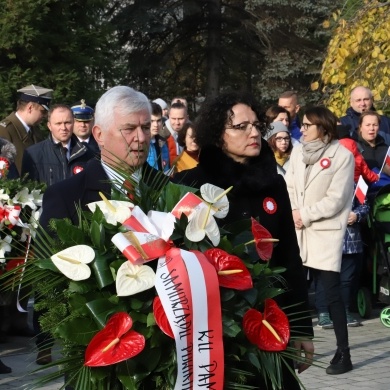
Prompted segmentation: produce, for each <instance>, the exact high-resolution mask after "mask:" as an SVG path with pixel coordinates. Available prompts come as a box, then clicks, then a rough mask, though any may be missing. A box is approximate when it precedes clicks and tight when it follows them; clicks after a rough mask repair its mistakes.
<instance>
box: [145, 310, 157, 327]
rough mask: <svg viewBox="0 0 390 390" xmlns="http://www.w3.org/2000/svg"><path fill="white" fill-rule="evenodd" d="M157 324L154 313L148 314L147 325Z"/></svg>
mask: <svg viewBox="0 0 390 390" xmlns="http://www.w3.org/2000/svg"><path fill="white" fill-rule="evenodd" d="M154 325H156V319H155V318H154V314H153V313H149V314H148V318H147V320H146V326H154Z"/></svg>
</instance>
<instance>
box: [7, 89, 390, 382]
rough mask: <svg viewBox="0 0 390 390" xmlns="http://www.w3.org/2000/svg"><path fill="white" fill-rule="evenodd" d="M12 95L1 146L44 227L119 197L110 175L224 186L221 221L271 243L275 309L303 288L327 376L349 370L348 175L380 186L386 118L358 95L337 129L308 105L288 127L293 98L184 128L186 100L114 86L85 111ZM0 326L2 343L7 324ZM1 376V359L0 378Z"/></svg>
mask: <svg viewBox="0 0 390 390" xmlns="http://www.w3.org/2000/svg"><path fill="white" fill-rule="evenodd" d="M18 92H19V93H20V96H19V100H18V102H17V107H16V111H15V112H13V113H12V114H10V115H9V116H8V117H7V118H5V119H4V120H3V121H1V122H0V138H4V139H6V140H8V141H9V142H11V143H12V144H13V145H14V146H15V148H16V159H15V162H14V171H15V172H16V175H19V176H24V175H25V174H28V178H29V179H33V180H36V181H39V182H43V183H45V184H46V185H47V190H46V192H45V194H44V198H43V213H42V215H41V218H40V223H41V225H42V226H43V227H44V228H46V229H48V224H49V220H50V219H51V218H69V219H70V220H72V221H73V222H74V223H77V210H76V207H75V204H81V206H82V207H83V208H85V207H86V204H88V203H90V202H92V201H97V200H99V199H100V196H99V192H102V193H103V194H105V196H106V197H107V198H108V199H110V198H111V192H112V189H113V188H112V187H117V188H116V189H117V190H118V191H119V192H121V191H123V190H124V188H123V187H124V183H122V185H121V184H118V171H117V168H123V169H125V168H126V167H128V166H130V167H133V168H135V169H136V170H138V171H139V172H140V174H142V173H143V172H145V171H147V172H149V176H152V177H153V176H154V175H163V176H164V175H165V176H164V177H166V178H167V180H171V181H173V182H175V183H179V184H185V185H191V186H194V187H196V188H199V187H200V186H201V185H202V184H204V183H211V184H214V185H217V186H219V187H221V188H228V187H230V186H233V189H232V191H231V192H230V193H229V195H228V196H229V201H230V209H229V213H228V215H227V216H226V218H224V220H223V221H222V223H229V222H233V221H237V220H239V219H243V218H250V217H254V218H258V219H259V221H260V222H261V224H262V225H263V226H265V227H266V228H267V229H268V230H269V231H270V232H271V234H272V236H273V237H278V238H279V240H280V241H279V244H278V245H277V246H276V247H275V250H274V255H273V257H272V259H271V266H282V267H284V268H285V269H286V271H285V273H284V274H283V277H284V278H285V281H286V286H287V289H288V291H289V292H288V294H282V295H281V296H280V297H279V298H278V299H279V300H280V304H281V305H282V306H286V307H289V308H290V309H288V310H290V311H291V313H290V315H291V316H293V313H294V312H299V313H305V312H307V313H309V311H310V308H309V302H308V288H309V286H310V285H311V283H312V285H313V288H314V290H315V296H316V308H317V311H318V319H319V321H318V326H320V327H322V328H324V329H330V328H333V329H334V332H335V337H336V345H337V348H336V352H335V355H334V358H333V359H332V360H331V362H330V365H329V366H328V368H327V369H326V372H327V374H330V375H337V374H341V373H345V372H347V371H350V370H352V368H353V367H352V360H351V353H350V346H349V341H348V326H359V325H360V323H359V321H358V320H357V319H356V318H355V317H353V316H352V315H351V312H350V306H351V301H352V299H353V295H354V288H355V287H356V283H357V280H358V279H359V272H360V270H361V267H362V263H363V250H364V249H363V239H362V237H361V234H360V226H361V224H362V223H363V222H364V220H365V218H366V217H367V214H368V212H369V205H368V204H367V203H364V204H361V203H359V202H358V201H357V199H356V198H355V197H354V188H355V186H356V183H357V182H358V180H359V177H360V176H363V178H364V179H365V180H366V181H367V182H368V184H372V183H373V184H374V185H375V183H377V182H378V181H379V180H380V179H381V178H382V177H385V176H386V174H390V168H389V167H388V166H387V165H386V164H383V162H384V159H385V156H386V154H387V151H388V148H389V145H390V119H389V118H387V117H386V116H383V115H379V114H378V113H377V112H376V111H375V108H374V106H373V97H372V93H371V91H370V90H369V89H368V88H366V87H363V86H359V87H356V88H354V89H353V90H352V91H351V99H350V105H351V106H350V108H348V110H347V113H346V115H345V116H343V117H341V118H336V117H335V115H334V114H333V113H332V112H331V111H330V110H328V109H327V108H325V107H320V106H317V107H309V108H307V109H306V110H305V111H304V114H303V115H302V116H300V114H301V105H300V104H299V99H298V95H297V93H296V92H294V91H286V92H284V93H283V94H281V95H280V97H279V100H278V102H277V104H275V105H273V106H271V107H269V108H268V109H267V110H265V109H264V108H263V107H262V106H261V105H260V104H259V103H258V102H257V101H256V99H255V98H254V97H253V96H252V95H250V94H246V93H238V92H231V93H223V94H221V95H219V96H218V97H217V98H215V99H210V100H206V101H205V102H204V103H203V104H202V106H201V108H200V111H199V112H198V113H197V116H196V118H191V119H193V121H191V120H190V118H189V112H188V104H187V100H186V99H185V98H183V97H181V96H176V97H174V98H173V99H172V100H171V102H170V104H167V103H166V102H165V101H164V100H163V99H161V98H157V99H155V100H153V101H150V100H149V99H148V98H147V97H146V96H145V95H144V94H143V93H141V92H138V91H135V90H134V89H132V88H130V87H124V86H118V87H113V88H111V89H110V90H108V91H107V92H106V93H104V94H103V95H102V97H101V98H100V99H99V101H98V102H97V104H96V106H94V105H92V104H87V103H86V102H85V100H83V99H81V100H79V101H78V102H76V103H74V104H73V105H69V106H68V105H65V104H55V105H52V106H51V107H50V101H51V99H52V94H53V91H52V90H51V89H47V88H42V87H37V86H34V85H30V86H28V87H25V88H22V89H21V90H19V91H18ZM46 117H47V128H48V130H49V134H48V138H47V139H45V140H42V139H41V138H40V134H39V133H38V132H37V130H36V125H38V124H39V123H40V122H41V121H42V120H43V119H44V118H46ZM301 121H302V122H301ZM109 180H111V182H110V181H109ZM114 182H115V184H113V183H114ZM34 315H35V317H34V319H35V321H34V323H35V328H36V329H35V332H36V333H37V335H38V337H37V347H38V356H37V359H36V362H37V363H38V364H47V363H50V362H51V360H52V357H51V346H52V341H51V340H48V338H47V337H46V336H47V335H44V334H42V333H41V332H40V327H39V312H37V313H34ZM4 318H5V317H4ZM0 321H1V322H2V323H1V324H0V325H1V332H2V335H4V334H6V333H7V327H8V328H9V327H10V324H9V323H8V324H7V323H4V322H5V321H4V320H3V318H2V319H1V320H0ZM296 321H297V322H298V325H297V326H296V327H295V329H297V328H299V332H298V333H299V335H300V336H302V335H304V336H305V337H306V340H305V341H302V342H300V343H296V345H295V347H296V348H297V349H298V350H301V351H302V353H303V355H304V356H305V357H306V363H305V364H300V365H299V366H298V372H302V371H304V370H305V369H307V368H308V367H309V366H310V364H311V362H312V359H313V353H314V345H313V342H312V338H313V329H312V322H311V318H310V317H309V316H306V317H304V316H303V317H302V316H300V317H299V319H296ZM290 365H291V367H292V368H293V367H294V362H293V360H291V362H290ZM9 372H11V368H9V367H7V366H6V365H4V364H3V363H1V361H0V373H1V374H6V373H9ZM283 375H284V383H285V386H286V388H288V389H295V388H296V389H299V384H298V382H296V380H295V378H294V376H293V375H291V370H286V372H285V373H284V374H283ZM256 381H257V382H256ZM256 383H257V384H259V383H260V379H258V378H255V379H254V383H253V384H255V385H256Z"/></svg>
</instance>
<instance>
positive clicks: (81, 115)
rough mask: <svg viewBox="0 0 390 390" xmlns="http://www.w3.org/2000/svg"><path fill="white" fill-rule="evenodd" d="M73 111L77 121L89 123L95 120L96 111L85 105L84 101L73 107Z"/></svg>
mask: <svg viewBox="0 0 390 390" xmlns="http://www.w3.org/2000/svg"><path fill="white" fill-rule="evenodd" d="M71 110H72V111H73V116H74V119H76V121H80V122H89V121H91V120H92V119H93V114H94V112H95V111H94V110H93V108H92V107H90V106H88V105H87V104H86V103H85V100H84V99H81V100H80V101H78V102H76V103H75V104H73V105H72V107H71Z"/></svg>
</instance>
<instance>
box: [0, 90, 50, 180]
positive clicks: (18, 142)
mask: <svg viewBox="0 0 390 390" xmlns="http://www.w3.org/2000/svg"><path fill="white" fill-rule="evenodd" d="M18 92H19V93H20V95H19V99H18V101H17V105H16V112H13V113H12V114H10V115H8V116H7V117H6V118H5V119H4V120H3V121H1V122H0V137H2V138H5V139H7V140H8V141H10V142H12V143H13V144H14V145H15V148H16V160H15V164H16V168H17V170H18V172H19V174H20V173H21V169H22V159H23V153H24V151H25V149H26V148H27V147H29V146H31V145H34V144H36V143H37V142H39V141H40V140H41V136H40V134H39V131H38V130H37V129H35V128H34V126H35V125H37V124H38V123H40V122H41V121H42V119H43V118H44V117H45V116H46V113H47V111H48V110H49V104H50V100H51V98H52V93H53V90H52V89H48V88H43V87H39V86H37V85H33V84H31V85H29V86H27V87H24V88H22V89H19V90H18Z"/></svg>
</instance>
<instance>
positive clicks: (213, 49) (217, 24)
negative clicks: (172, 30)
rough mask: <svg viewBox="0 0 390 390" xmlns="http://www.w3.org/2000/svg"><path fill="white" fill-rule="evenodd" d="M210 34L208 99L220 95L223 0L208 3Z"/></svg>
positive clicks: (208, 35)
mask: <svg viewBox="0 0 390 390" xmlns="http://www.w3.org/2000/svg"><path fill="white" fill-rule="evenodd" d="M208 11H209V12H208V13H209V18H208V19H209V22H208V34H207V46H206V53H207V54H206V55H207V57H206V58H207V85H206V99H210V98H214V97H216V96H217V95H218V93H219V67H220V59H221V58H220V47H221V28H222V27H221V0H211V1H210V2H209V3H208Z"/></svg>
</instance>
